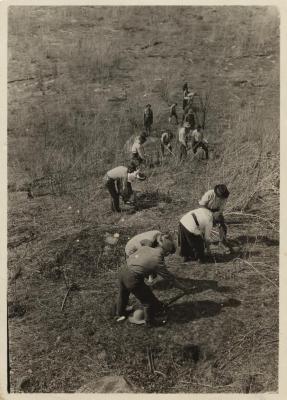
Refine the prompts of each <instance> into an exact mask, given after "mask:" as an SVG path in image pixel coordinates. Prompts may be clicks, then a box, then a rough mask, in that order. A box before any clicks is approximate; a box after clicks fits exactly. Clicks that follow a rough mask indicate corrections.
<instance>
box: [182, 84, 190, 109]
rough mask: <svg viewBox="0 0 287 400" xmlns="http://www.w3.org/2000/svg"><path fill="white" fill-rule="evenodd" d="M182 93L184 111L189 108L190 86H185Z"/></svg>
mask: <svg viewBox="0 0 287 400" xmlns="http://www.w3.org/2000/svg"><path fill="white" fill-rule="evenodd" d="M182 91H183V97H182V109H183V110H185V107H186V106H187V104H188V100H189V97H188V93H189V90H188V85H187V83H185V84H184V85H183V87H182Z"/></svg>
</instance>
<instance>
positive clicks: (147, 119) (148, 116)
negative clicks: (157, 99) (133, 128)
mask: <svg viewBox="0 0 287 400" xmlns="http://www.w3.org/2000/svg"><path fill="white" fill-rule="evenodd" d="M152 124H153V112H152V109H151V105H150V104H147V105H146V108H145V110H144V128H145V130H146V132H147V134H148V135H150V134H151V126H152Z"/></svg>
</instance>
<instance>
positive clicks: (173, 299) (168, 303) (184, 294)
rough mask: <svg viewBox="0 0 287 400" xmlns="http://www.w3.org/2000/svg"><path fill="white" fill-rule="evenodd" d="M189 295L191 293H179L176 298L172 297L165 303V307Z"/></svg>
mask: <svg viewBox="0 0 287 400" xmlns="http://www.w3.org/2000/svg"><path fill="white" fill-rule="evenodd" d="M189 294H192V292H191V291H184V292H181V293H179V294H177V295H176V296H174V297H172V298H171V299H170V300H169V301H168V302H167V303H165V305H166V307H169V306H170V305H171V304H173V303H174V302H175V301H177V300H179V299H181V298H182V297H184V296H187V295H189Z"/></svg>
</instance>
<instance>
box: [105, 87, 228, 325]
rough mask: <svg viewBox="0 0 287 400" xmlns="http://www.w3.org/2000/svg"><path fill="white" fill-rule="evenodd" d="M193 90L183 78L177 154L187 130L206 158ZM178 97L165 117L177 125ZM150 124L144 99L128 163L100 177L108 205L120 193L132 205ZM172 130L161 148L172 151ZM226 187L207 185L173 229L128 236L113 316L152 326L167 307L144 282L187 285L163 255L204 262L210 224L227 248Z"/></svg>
mask: <svg viewBox="0 0 287 400" xmlns="http://www.w3.org/2000/svg"><path fill="white" fill-rule="evenodd" d="M193 96H194V93H191V92H189V90H188V86H187V84H185V85H184V86H183V118H182V126H181V127H180V128H179V130H178V135H179V136H178V139H179V144H180V155H179V158H180V160H183V159H184V158H185V157H186V155H187V140H188V135H189V132H190V130H192V133H191V147H192V150H193V152H194V153H196V151H197V150H198V148H202V149H203V151H204V152H205V157H206V159H208V148H207V144H206V142H205V141H204V138H203V133H202V127H201V126H200V124H198V123H196V117H195V115H194V113H193V111H192V108H191V103H192V98H193ZM176 106H177V103H174V104H172V106H171V107H170V115H169V121H170V122H171V120H172V118H174V119H175V122H176V124H177V125H178V115H177V112H176ZM152 124H153V112H152V109H151V105H150V104H148V105H147V106H146V108H145V110H144V128H145V132H142V133H141V134H140V135H139V136H138V137H137V138H136V139H135V142H134V143H133V146H132V149H131V153H132V154H131V160H130V162H129V163H128V165H127V166H118V167H116V168H113V169H111V170H110V171H108V172H107V173H106V175H105V177H104V183H105V186H106V188H107V190H108V191H109V193H110V195H111V199H112V203H111V207H112V210H113V211H115V212H121V208H120V197H121V198H122V200H123V202H124V203H126V204H131V205H135V202H136V198H135V194H134V193H133V190H132V182H134V181H135V180H139V181H143V180H145V179H146V176H145V174H143V173H142V172H141V165H142V164H143V163H144V162H145V152H144V149H143V144H144V143H145V142H146V140H147V137H148V136H149V135H150V133H151V129H152ZM172 139H173V134H172V132H171V130H169V129H168V130H165V131H164V132H163V133H162V135H161V152H162V155H164V154H165V151H168V152H170V153H172V145H171V141H172ZM228 196H229V191H228V189H227V187H226V186H225V185H224V184H219V185H216V186H215V187H214V189H211V190H208V191H207V192H206V193H205V194H204V195H203V196H202V198H201V199H200V200H199V207H198V208H196V209H194V210H192V211H190V212H188V213H186V214H185V215H183V216H182V218H181V219H180V221H179V227H178V234H177V235H176V236H177V237H176V238H175V237H174V235H172V234H171V233H170V232H169V233H165V234H164V233H162V232H160V231H157V230H153V231H148V232H143V233H140V234H138V235H136V236H135V237H133V238H132V239H131V240H129V242H128V243H127V244H126V247H125V255H126V262H125V264H124V265H123V266H122V267H121V268H120V272H119V294H118V299H117V304H116V318H117V321H122V320H125V319H126V318H129V321H130V322H132V323H136V324H145V325H148V326H151V325H153V324H154V321H155V318H156V317H157V316H158V315H162V314H163V313H165V312H166V308H167V306H165V305H164V304H163V303H162V302H160V301H159V300H158V299H157V298H156V296H155V295H154V294H153V292H152V290H151V288H150V285H148V284H147V283H146V282H145V279H148V281H149V283H151V282H152V281H153V279H154V278H155V277H156V276H157V275H160V276H161V277H162V278H164V279H167V280H169V281H171V282H172V284H173V285H174V286H176V287H178V288H180V289H182V290H183V291H185V290H186V286H185V285H184V284H183V283H182V282H181V281H180V278H176V277H175V276H174V275H173V274H171V273H170V272H169V271H168V269H167V267H166V265H165V261H164V259H165V257H167V256H168V255H170V254H174V253H175V252H176V250H178V254H179V255H180V256H181V257H182V258H183V261H184V262H189V261H198V262H199V263H204V262H205V261H206V259H208V256H209V254H210V243H212V239H211V233H212V229H213V227H214V226H218V227H219V243H221V244H222V245H223V246H226V248H228V249H230V247H229V245H228V242H227V239H226V236H227V228H226V224H225V220H224V217H223V209H224V206H225V203H226V201H227V198H228ZM130 294H133V295H134V296H135V297H136V298H137V299H138V300H139V302H140V303H141V305H142V308H141V310H136V311H135V312H134V313H133V314H131V310H130V307H129V306H128V302H129V296H130Z"/></svg>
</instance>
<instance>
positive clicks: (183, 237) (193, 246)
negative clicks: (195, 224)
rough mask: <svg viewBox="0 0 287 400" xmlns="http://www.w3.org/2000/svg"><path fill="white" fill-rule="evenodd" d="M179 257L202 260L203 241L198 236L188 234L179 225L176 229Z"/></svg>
mask: <svg viewBox="0 0 287 400" xmlns="http://www.w3.org/2000/svg"><path fill="white" fill-rule="evenodd" d="M178 244H179V249H180V250H179V255H180V256H182V257H186V258H189V257H191V258H193V259H195V260H197V259H199V260H201V261H203V260H204V240H203V239H202V237H201V236H200V235H194V234H193V233H191V232H189V231H188V230H187V229H186V228H185V227H184V226H183V225H182V224H181V223H179V227H178Z"/></svg>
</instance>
